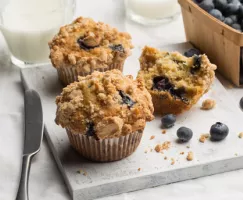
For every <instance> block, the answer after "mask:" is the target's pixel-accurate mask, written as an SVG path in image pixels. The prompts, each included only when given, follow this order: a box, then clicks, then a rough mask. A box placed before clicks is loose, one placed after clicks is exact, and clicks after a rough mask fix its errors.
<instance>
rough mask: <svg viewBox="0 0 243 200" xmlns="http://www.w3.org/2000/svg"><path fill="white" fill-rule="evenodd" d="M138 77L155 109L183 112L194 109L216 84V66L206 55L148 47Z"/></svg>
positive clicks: (164, 112)
mask: <svg viewBox="0 0 243 200" xmlns="http://www.w3.org/2000/svg"><path fill="white" fill-rule="evenodd" d="M140 68H141V70H140V71H139V73H138V78H139V79H142V80H143V81H144V84H145V85H146V88H147V89H148V91H149V92H150V94H151V96H152V100H153V104H154V109H155V113H158V114H162V115H164V114H180V113H182V112H183V111H186V110H188V109H190V108H191V107H192V106H193V105H194V104H195V103H197V101H198V100H199V98H200V97H201V96H202V95H203V94H204V93H206V92H207V91H208V90H209V88H210V85H211V84H212V82H213V80H214V77H215V73H214V70H216V66H215V65H214V64H211V63H210V62H209V60H208V58H207V56H206V55H194V56H192V57H189V58H188V57H185V56H183V55H181V54H180V53H178V52H171V53H170V52H163V51H159V50H157V49H155V48H151V47H145V48H144V49H143V52H142V55H141V57H140Z"/></svg>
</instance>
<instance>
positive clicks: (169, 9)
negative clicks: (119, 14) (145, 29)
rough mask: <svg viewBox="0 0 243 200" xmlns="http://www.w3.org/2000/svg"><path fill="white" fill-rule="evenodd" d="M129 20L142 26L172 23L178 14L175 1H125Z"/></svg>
mask: <svg viewBox="0 0 243 200" xmlns="http://www.w3.org/2000/svg"><path fill="white" fill-rule="evenodd" d="M125 7H126V15H127V17H128V18H129V19H131V20H133V21H135V22H138V23H140V24H144V25H158V24H161V23H165V22H169V21H172V20H173V19H174V18H176V17H177V16H178V15H179V13H180V6H179V4H178V2H177V0H125Z"/></svg>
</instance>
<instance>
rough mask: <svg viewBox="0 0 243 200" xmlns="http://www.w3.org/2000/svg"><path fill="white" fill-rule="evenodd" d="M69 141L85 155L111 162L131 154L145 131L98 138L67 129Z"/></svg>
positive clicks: (88, 157)
mask: <svg viewBox="0 0 243 200" xmlns="http://www.w3.org/2000/svg"><path fill="white" fill-rule="evenodd" d="M66 131H67V134H68V137H69V141H70V143H71V145H72V146H73V148H74V149H76V150H77V151H78V152H79V154H81V155H82V156H83V157H85V158H87V159H89V160H93V161H98V162H110V161H116V160H121V159H123V158H125V157H127V156H129V155H131V154H132V153H133V152H134V151H135V150H136V149H137V147H138V145H139V143H140V141H141V138H142V135H143V132H142V131H137V132H134V133H131V134H129V135H126V136H120V137H118V138H107V139H102V140H97V139H95V137H93V136H87V135H83V134H74V133H72V132H71V131H70V130H68V129H66Z"/></svg>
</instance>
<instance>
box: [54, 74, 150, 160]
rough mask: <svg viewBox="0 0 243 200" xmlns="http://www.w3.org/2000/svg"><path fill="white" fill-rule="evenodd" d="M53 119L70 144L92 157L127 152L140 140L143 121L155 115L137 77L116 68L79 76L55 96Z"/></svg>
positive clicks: (119, 156) (113, 157)
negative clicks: (63, 129)
mask: <svg viewBox="0 0 243 200" xmlns="http://www.w3.org/2000/svg"><path fill="white" fill-rule="evenodd" d="M56 104H57V112H56V120H55V121H56V123H57V124H58V125H61V126H62V127H63V128H66V131H67V134H68V136H69V140H70V143H71V144H72V146H73V147H74V148H75V149H76V150H77V151H78V152H79V153H80V154H81V155H82V156H84V157H86V158H88V159H91V160H94V161H102V162H103V161H115V160H120V159H122V158H125V157H127V156H129V155H130V154H131V153H133V152H134V151H135V150H136V148H137V146H138V145H139V143H140V140H141V138H142V134H143V130H144V127H145V124H146V121H151V120H153V119H154V116H153V111H154V108H153V104H152V99H151V95H150V94H149V92H148V91H147V89H146V88H145V86H144V85H143V82H142V81H141V80H139V79H137V80H133V78H132V76H123V75H122V73H121V71H119V70H111V71H106V72H98V71H96V72H94V73H92V75H88V76H86V77H79V81H78V82H74V83H72V84H70V85H68V86H67V87H66V88H64V89H63V92H62V93H61V95H60V96H58V97H57V98H56Z"/></svg>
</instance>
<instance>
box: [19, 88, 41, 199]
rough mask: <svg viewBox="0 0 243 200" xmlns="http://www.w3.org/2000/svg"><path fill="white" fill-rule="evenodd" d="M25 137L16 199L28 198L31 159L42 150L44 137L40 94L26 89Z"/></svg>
mask: <svg viewBox="0 0 243 200" xmlns="http://www.w3.org/2000/svg"><path fill="white" fill-rule="evenodd" d="M24 104H25V139H24V152H23V161H22V172H21V177H20V183H19V189H18V193H17V197H16V200H28V199H29V195H28V181H29V172H30V165H31V160H32V158H33V157H34V155H35V154H37V153H38V152H39V151H40V146H41V142H42V138H43V113H42V106H41V100H40V96H39V94H38V93H37V92H36V91H34V90H27V91H25V103H24Z"/></svg>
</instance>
